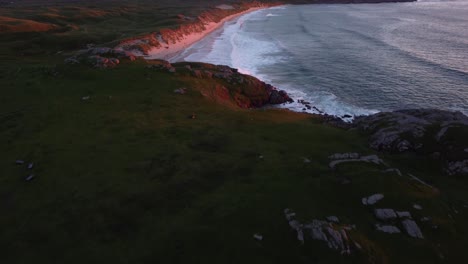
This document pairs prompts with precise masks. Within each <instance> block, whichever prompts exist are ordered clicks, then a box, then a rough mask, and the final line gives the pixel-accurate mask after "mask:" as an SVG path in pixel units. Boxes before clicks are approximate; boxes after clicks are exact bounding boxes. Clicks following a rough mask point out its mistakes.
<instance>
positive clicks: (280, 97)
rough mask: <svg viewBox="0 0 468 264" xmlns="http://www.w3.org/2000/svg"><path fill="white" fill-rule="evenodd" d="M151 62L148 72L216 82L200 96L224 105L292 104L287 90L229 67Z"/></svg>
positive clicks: (246, 106)
mask: <svg viewBox="0 0 468 264" xmlns="http://www.w3.org/2000/svg"><path fill="white" fill-rule="evenodd" d="M148 63H149V64H150V65H149V66H147V68H149V69H153V70H163V71H169V72H177V73H179V74H181V75H185V76H190V77H192V78H197V79H210V80H213V81H214V83H215V85H214V86H213V87H212V88H211V89H202V90H201V93H202V94H203V95H204V96H205V97H208V98H210V99H213V100H215V101H219V102H222V103H234V104H235V105H237V106H238V107H241V108H258V107H262V106H266V105H277V104H283V103H289V102H293V100H292V99H291V98H290V97H289V95H288V94H287V93H286V92H285V91H282V90H278V89H276V88H275V87H273V86H271V85H269V84H267V83H265V82H262V81H260V80H259V79H257V78H255V77H253V76H249V75H245V74H242V73H239V72H238V71H237V69H233V68H230V67H228V66H224V65H212V64H206V63H192V62H190V63H189V62H181V63H173V64H171V63H169V62H167V61H164V60H149V61H148Z"/></svg>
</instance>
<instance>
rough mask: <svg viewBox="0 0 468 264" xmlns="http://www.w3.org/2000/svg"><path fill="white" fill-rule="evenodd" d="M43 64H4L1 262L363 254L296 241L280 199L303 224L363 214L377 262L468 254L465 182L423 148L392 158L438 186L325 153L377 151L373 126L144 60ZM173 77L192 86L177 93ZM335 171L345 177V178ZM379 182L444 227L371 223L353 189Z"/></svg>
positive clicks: (278, 259) (359, 221) (331, 258)
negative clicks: (227, 100)
mask: <svg viewBox="0 0 468 264" xmlns="http://www.w3.org/2000/svg"><path fill="white" fill-rule="evenodd" d="M48 69H49V68H47V67H42V68H38V67H35V66H30V67H24V68H23V69H22V70H21V71H19V72H17V71H15V70H13V69H12V70H11V71H9V72H8V73H5V74H4V76H3V78H2V80H1V82H2V85H1V87H2V91H1V92H2V95H3V96H2V98H1V104H0V113H1V115H0V118H1V123H0V138H1V140H0V148H1V149H2V150H3V151H2V152H1V153H0V167H1V168H2V173H1V175H0V195H1V197H2V204H3V205H2V208H3V210H2V217H1V218H0V225H1V226H3V227H5V228H4V229H3V231H2V235H1V239H0V248H2V249H3V252H4V253H3V254H2V258H3V259H4V260H5V261H6V263H31V262H36V263H42V262H44V263H45V262H49V263H50V260H51V259H52V257H53V259H56V260H57V261H60V262H66V263H83V262H86V263H98V262H99V263H109V262H113V263H129V262H137V263H150V262H151V263H154V262H160V263H179V262H185V263H187V262H190V263H201V262H204V263H241V262H247V263H254V262H256V263H284V262H296V263H310V262H313V263H348V262H349V261H353V262H372V261H370V260H369V258H368V254H371V253H370V252H366V253H365V254H362V255H359V254H358V255H354V256H351V257H346V256H341V255H339V254H338V253H335V252H333V251H330V250H328V249H326V248H325V246H324V245H323V244H321V243H319V242H315V241H306V244H305V245H304V246H301V245H300V244H299V243H298V242H297V241H296V240H295V236H294V233H293V232H291V230H290V228H289V226H288V224H287V222H286V221H285V219H284V216H283V212H282V211H283V210H284V208H293V209H294V210H295V211H296V212H297V213H298V216H299V218H300V219H302V220H304V221H306V220H311V219H313V218H319V219H323V218H324V217H326V216H328V215H336V216H338V217H339V218H340V219H341V220H342V222H343V223H349V224H356V225H357V227H358V229H357V230H358V233H359V234H358V235H356V236H362V237H363V238H364V239H365V240H362V241H368V242H367V243H369V247H372V248H374V249H375V250H377V253H375V254H376V259H377V261H376V262H378V263H380V262H385V261H390V263H394V262H401V263H404V262H406V263H410V262H412V261H416V262H418V261H424V262H425V263H432V262H433V261H435V260H436V259H437V257H436V255H437V252H439V251H441V252H443V254H444V256H445V258H446V259H447V260H451V261H452V260H456V259H458V258H461V257H463V256H462V255H461V254H460V253H461V252H462V247H463V245H466V244H467V243H466V242H467V241H466V238H465V237H466V236H465V235H464V234H465V233H466V231H467V230H466V227H465V226H464V225H463V224H462V223H464V222H466V220H467V215H466V209H463V207H462V205H461V204H460V203H455V207H456V208H457V210H459V214H457V215H455V214H454V213H451V214H452V215H453V217H455V218H454V219H451V218H449V217H448V216H447V213H450V212H451V211H452V210H453V209H452V207H447V204H448V203H453V201H458V202H459V201H460V199H465V201H466V193H464V192H463V190H466V184H465V185H460V182H458V184H457V185H453V184H451V180H450V179H449V180H444V179H441V177H440V173H439V172H438V171H430V172H428V174H426V172H427V171H426V170H425V169H424V166H421V167H419V166H414V165H415V164H424V163H423V162H425V161H420V162H421V163H414V162H418V158H417V157H413V156H408V157H405V158H404V159H402V160H399V158H398V157H395V156H389V157H388V161H389V162H390V163H392V164H393V165H395V166H397V167H399V168H400V169H402V170H403V171H409V172H411V173H414V174H415V175H417V176H418V177H421V178H424V179H426V178H431V177H433V178H435V179H438V182H437V186H438V187H439V186H440V187H441V192H440V194H438V193H434V192H433V191H431V190H428V189H427V188H424V187H421V186H419V185H418V184H416V183H414V182H412V181H410V180H409V179H408V178H406V177H403V178H401V177H399V176H396V175H394V174H391V173H390V174H384V173H382V172H381V170H382V169H383V168H381V167H378V166H374V165H365V164H345V165H342V166H340V167H338V169H337V170H335V171H332V170H330V169H329V168H328V158H327V157H328V155H330V154H333V153H336V152H348V151H354V152H360V153H363V154H368V153H373V152H372V151H371V150H370V149H368V148H367V142H366V138H365V137H363V136H362V135H359V134H358V133H356V132H353V131H345V130H341V129H337V128H333V127H329V126H325V125H322V124H320V122H319V121H318V120H316V119H314V118H311V117H309V116H307V115H302V114H295V113H291V112H289V111H283V110H274V109H271V110H262V109H258V110H242V109H238V108H233V107H225V106H223V105H221V104H218V103H216V102H213V101H210V100H209V99H207V98H205V97H203V96H202V95H201V94H200V90H201V89H207V86H208V87H209V86H210V85H214V83H213V82H216V81H215V80H199V79H192V78H191V77H183V76H179V74H180V73H177V74H176V75H170V74H169V73H163V72H158V71H153V70H148V69H145V67H144V63H143V62H137V63H134V64H126V65H122V66H120V67H118V68H115V69H111V70H95V69H89V68H85V67H79V66H78V67H72V66H61V65H59V66H57V67H56V68H54V70H55V71H57V72H58V73H59V74H58V77H51V76H50V75H49V74H48V73H49V72H50V71H49V70H48ZM180 87H187V88H189V89H188V93H187V94H185V95H178V94H175V93H173V90H174V89H176V88H180ZM83 96H90V99H89V100H87V101H83V100H81V98H82V97H83ZM193 113H194V114H196V116H197V118H196V119H190V118H189V116H190V115H192V114H193ZM260 156H263V158H259V157H260ZM303 157H307V158H308V159H310V160H311V163H304V162H303ZM16 159H24V160H26V161H33V162H34V163H35V167H34V169H33V172H34V173H35V174H36V175H37V177H36V179H34V180H33V181H31V182H25V181H24V180H23V178H24V177H25V176H27V175H28V174H29V173H30V171H28V170H27V169H25V167H24V166H19V165H16V164H15V160H16ZM386 160H387V157H386ZM412 162H413V163H412ZM343 177H346V178H348V179H351V184H350V185H342V184H341V182H340V179H341V178H343ZM461 183H463V181H462V182H461ZM442 187H444V188H447V189H442ZM375 192H382V193H384V194H385V195H386V198H385V199H384V200H383V201H382V204H381V205H379V206H382V207H386V206H388V207H392V208H395V209H400V210H411V206H412V203H414V202H418V203H420V204H421V205H423V206H424V210H423V211H422V212H421V213H418V212H414V210H412V212H413V213H414V214H415V215H418V216H419V215H421V216H431V217H433V218H434V219H437V221H439V222H440V223H439V226H440V229H439V230H436V231H433V230H432V229H431V227H430V226H429V227H427V226H424V227H423V232H424V235H425V236H426V237H427V239H426V240H422V241H419V240H414V239H410V238H408V237H406V236H405V235H386V234H382V233H378V232H376V231H374V229H373V223H374V222H375V220H374V219H373V215H372V210H371V209H370V208H366V207H364V206H362V205H361V202H360V199H361V198H362V197H364V196H367V195H370V194H373V193H375ZM452 192H453V193H456V194H457V197H456V198H457V199H458V200H454V199H455V197H452V195H451V193H452ZM453 196H455V195H453ZM254 233H261V234H263V235H264V237H265V239H264V241H263V242H256V241H255V240H254V239H253V238H252V235H253V234H254ZM360 241H361V240H360ZM438 244H441V245H442V246H440V247H438V246H437V245H438Z"/></svg>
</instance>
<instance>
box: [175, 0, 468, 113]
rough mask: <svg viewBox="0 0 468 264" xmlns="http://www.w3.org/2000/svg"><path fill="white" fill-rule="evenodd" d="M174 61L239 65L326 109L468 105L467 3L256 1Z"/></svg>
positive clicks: (354, 110) (357, 110) (297, 107)
mask: <svg viewBox="0 0 468 264" xmlns="http://www.w3.org/2000/svg"><path fill="white" fill-rule="evenodd" d="M175 60H187V61H204V62H210V63H216V64H226V65H230V66H232V67H235V68H239V69H240V70H241V71H242V72H245V73H249V74H252V75H255V76H257V77H259V78H260V79H262V80H264V81H267V82H270V83H272V84H273V85H275V86H277V87H279V88H281V89H285V90H287V91H288V92H290V93H291V94H292V95H293V96H294V97H295V98H296V99H298V98H300V99H305V100H307V101H310V102H311V103H312V104H313V105H315V106H317V108H319V109H320V110H323V111H325V112H327V113H330V114H336V115H344V114H353V115H356V114H367V113H372V112H376V111H383V110H395V109H401V108H420V107H431V108H440V109H448V110H459V111H462V112H464V113H465V114H468V2H463V1H458V2H416V3H391V4H355V5H302V6H284V7H279V8H272V9H267V10H261V11H257V12H254V13H250V14H247V15H245V16H243V17H241V18H239V19H238V20H237V21H232V22H229V23H227V24H226V25H225V26H224V27H223V28H222V29H220V30H218V31H217V32H214V33H213V34H211V35H210V36H209V37H207V38H206V39H204V40H203V41H201V42H199V43H197V44H195V45H193V46H192V47H191V48H189V49H188V50H187V51H186V52H184V54H182V56H180V57H178V58H175ZM287 107H289V108H292V109H294V110H298V111H302V108H303V106H302V105H299V104H293V105H289V106H287Z"/></svg>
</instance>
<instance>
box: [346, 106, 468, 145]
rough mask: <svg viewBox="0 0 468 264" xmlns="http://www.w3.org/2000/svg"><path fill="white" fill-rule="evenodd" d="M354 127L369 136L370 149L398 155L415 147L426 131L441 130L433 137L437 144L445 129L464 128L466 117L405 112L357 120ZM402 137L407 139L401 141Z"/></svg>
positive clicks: (433, 112) (428, 110) (416, 110)
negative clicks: (435, 127) (430, 128)
mask: <svg viewBox="0 0 468 264" xmlns="http://www.w3.org/2000/svg"><path fill="white" fill-rule="evenodd" d="M354 124H355V125H356V126H357V127H358V128H360V129H362V130H364V131H368V132H370V133H371V139H370V146H371V147H372V148H375V149H379V150H390V151H395V150H396V151H400V152H401V151H406V150H410V149H413V147H414V146H415V143H416V142H418V141H420V140H419V139H421V138H423V137H424V136H425V134H426V132H427V128H428V127H430V126H434V125H440V126H441V129H440V131H438V133H437V135H435V136H434V138H436V139H438V140H440V139H441V138H442V136H443V134H445V132H447V129H448V128H447V129H446V127H451V126H456V125H468V117H466V116H465V115H463V114H462V113H460V112H449V111H443V110H436V109H409V110H398V111H394V112H382V113H378V114H374V115H370V116H362V117H357V118H356V119H355V121H354ZM442 132H443V133H442ZM405 135H409V137H406V138H405ZM399 146H400V147H401V149H399Z"/></svg>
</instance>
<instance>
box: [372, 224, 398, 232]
mask: <svg viewBox="0 0 468 264" xmlns="http://www.w3.org/2000/svg"><path fill="white" fill-rule="evenodd" d="M375 228H376V229H377V231H381V232H384V233H389V234H398V233H401V231H400V229H399V228H398V227H396V226H394V225H381V224H376V225H375Z"/></svg>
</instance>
